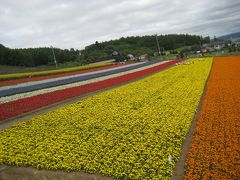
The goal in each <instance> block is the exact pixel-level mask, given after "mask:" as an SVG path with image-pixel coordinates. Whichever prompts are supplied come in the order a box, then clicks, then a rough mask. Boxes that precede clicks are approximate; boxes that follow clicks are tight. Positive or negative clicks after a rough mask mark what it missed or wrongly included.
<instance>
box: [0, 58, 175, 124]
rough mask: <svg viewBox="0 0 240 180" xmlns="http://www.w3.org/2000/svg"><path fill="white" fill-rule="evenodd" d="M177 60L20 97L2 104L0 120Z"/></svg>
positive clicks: (163, 66) (126, 79)
mask: <svg viewBox="0 0 240 180" xmlns="http://www.w3.org/2000/svg"><path fill="white" fill-rule="evenodd" d="M175 63H176V61H170V62H168V63H165V64H160V65H159V66H155V67H152V68H149V69H145V70H141V71H137V72H134V73H131V74H126V75H123V76H119V77H115V78H110V79H106V80H104V81H100V82H94V83H90V84H85V85H82V86H78V87H72V88H67V89H63V90H57V91H54V92H49V93H44V94H40V95H36V96H32V97H28V98H23V99H19V100H16V101H11V102H8V103H3V104H0V120H4V119H7V118H10V117H13V116H17V115H19V114H22V113H25V112H29V111H32V110H35V109H38V108H41V107H44V106H47V105H50V104H54V103H56V102H60V101H63V100H66V99H69V98H72V97H76V96H80V95H83V94H86V93H89V92H93V91H96V90H100V89H103V88H107V87H111V86H114V85H118V84H120V83H125V82H128V81H130V80H133V79H135V78H139V77H141V76H144V75H147V74H149V73H152V72H155V71H158V70H160V69H163V68H166V67H168V66H170V65H172V64H175Z"/></svg>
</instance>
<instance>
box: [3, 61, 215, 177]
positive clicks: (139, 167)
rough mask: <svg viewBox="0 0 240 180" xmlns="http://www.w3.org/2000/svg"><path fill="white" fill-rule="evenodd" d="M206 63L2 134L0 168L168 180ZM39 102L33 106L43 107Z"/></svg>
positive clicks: (104, 84)
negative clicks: (64, 171) (79, 172)
mask: <svg viewBox="0 0 240 180" xmlns="http://www.w3.org/2000/svg"><path fill="white" fill-rule="evenodd" d="M191 61H193V60H191ZM173 63H175V62H169V63H168V65H167V64H163V65H161V66H159V67H153V68H152V69H146V70H143V71H139V72H135V73H132V74H128V75H125V76H122V77H121V78H113V79H111V80H106V81H102V82H97V83H95V84H94V85H93V84H90V85H89V86H85V88H86V89H85V88H83V87H81V88H79V89H74V88H71V89H70V90H68V91H66V92H65V93H64V94H61V93H63V91H58V93H59V94H55V96H53V99H54V98H55V99H56V98H60V99H61V96H67V97H70V96H72V95H73V94H74V93H75V94H78V93H79V92H84V91H86V92H88V91H89V90H93V89H95V90H97V89H98V88H103V87H109V86H112V85H114V84H119V83H123V82H127V81H129V80H131V79H134V78H137V77H140V76H144V75H146V74H148V73H151V72H155V71H158V70H159V69H161V68H163V67H167V66H169V65H170V64H173ZM211 63H212V60H211V59H207V60H206V61H204V62H199V61H196V62H195V63H194V64H191V65H179V66H175V67H172V68H169V69H168V70H166V71H163V72H160V73H157V74H154V75H152V76H150V77H147V78H144V79H142V80H139V81H136V82H134V83H130V84H127V85H124V86H122V87H119V88H116V89H113V90H110V91H107V92H104V93H101V94H98V95H96V96H92V97H90V98H87V99H85V100H81V101H79V102H76V103H74V104H71V105H68V106H66V107H63V108H60V109H58V110H55V111H52V112H49V113H47V114H45V115H42V116H38V117H35V118H33V119H32V120H30V121H28V122H25V123H22V124H20V125H18V126H15V127H13V128H10V129H7V130H5V131H2V132H0V139H1V141H0V152H1V153H0V164H1V163H2V164H3V163H6V164H13V165H18V166H24V165H31V166H33V167H37V168H46V169H52V170H56V169H63V170H67V171H80V170H84V171H86V172H89V173H100V174H102V175H108V176H112V177H115V178H122V179H133V178H134V179H147V178H149V179H166V178H168V179H169V178H170V177H171V174H172V169H173V167H174V165H175V163H176V161H177V160H178V158H179V153H180V150H181V146H182V142H183V140H184V139H185V136H186V134H187V132H188V130H189V127H190V124H191V121H192V118H193V116H194V114H195V112H196V109H197V106H198V103H199V101H200V97H201V95H202V92H203V87H204V84H205V81H206V79H207V77H208V74H209V71H210V68H211ZM58 95H59V96H58ZM45 97H46V98H47V96H45ZM38 100H39V102H38ZM38 100H37V101H36V102H35V103H33V102H34V101H32V105H33V106H36V105H37V104H39V103H40V102H41V101H44V100H45V99H44V97H43V96H42V98H39V99H38ZM48 100H51V99H47V101H48ZM47 101H46V102H47ZM19 103H20V102H19ZM22 103H23V104H22V105H27V101H25V102H24V101H22ZM24 103H26V104H24ZM2 105H4V104H2ZM8 107H9V108H11V107H13V106H8ZM5 109H7V107H5ZM16 110H17V109H16ZM1 112H2V111H1Z"/></svg>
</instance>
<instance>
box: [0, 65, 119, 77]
mask: <svg viewBox="0 0 240 180" xmlns="http://www.w3.org/2000/svg"><path fill="white" fill-rule="evenodd" d="M112 64H114V63H113V62H107V63H101V64H92V65H85V66H78V67H72V68H63V69H57V70H48V71H38V72H25V73H16V74H2V75H0V81H2V80H8V79H17V78H26V77H35V76H45V75H50V74H60V73H66V72H72V71H79V70H85V69H91V68H96V67H101V66H107V65H112Z"/></svg>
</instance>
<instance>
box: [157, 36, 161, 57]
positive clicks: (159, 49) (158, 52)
mask: <svg viewBox="0 0 240 180" xmlns="http://www.w3.org/2000/svg"><path fill="white" fill-rule="evenodd" d="M156 41H157V47H158V54H159V56H160V55H161V52H160V47H159V42H158V38H157V34H156Z"/></svg>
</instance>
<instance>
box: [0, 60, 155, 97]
mask: <svg viewBox="0 0 240 180" xmlns="http://www.w3.org/2000/svg"><path fill="white" fill-rule="evenodd" d="M155 63H156V62H154V61H148V62H141V63H135V64H130V65H126V66H123V67H116V68H112V69H107V70H102V71H96V72H89V73H84V74H77V75H72V76H67V77H59V78H54V79H46V80H42V81H36V82H27V83H22V84H17V85H12V86H3V87H0V97H1V96H9V95H12V94H19V93H23V92H29V91H34V90H38V89H44V88H50V87H55V86H61V85H65V84H70V83H75V82H79V81H84V80H88V79H92V78H97V77H102V76H107V75H111V74H116V73H120V72H125V71H129V70H133V69H136V68H141V67H144V66H147V65H151V64H155Z"/></svg>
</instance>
